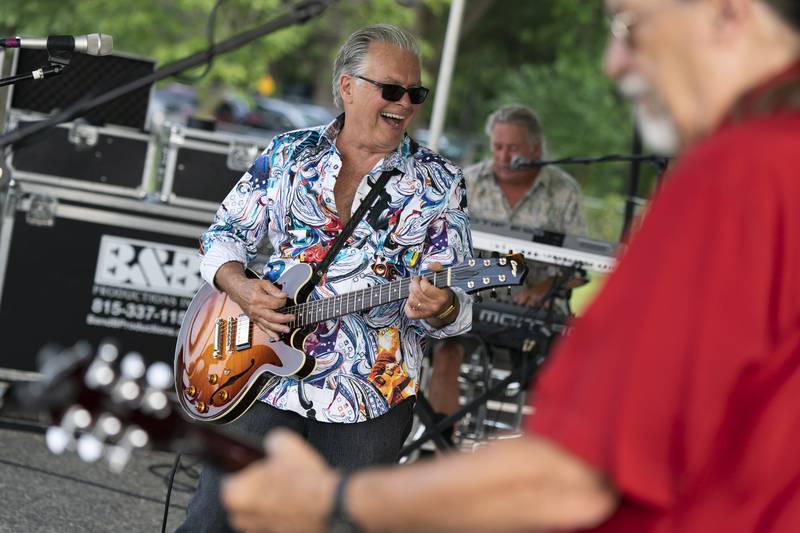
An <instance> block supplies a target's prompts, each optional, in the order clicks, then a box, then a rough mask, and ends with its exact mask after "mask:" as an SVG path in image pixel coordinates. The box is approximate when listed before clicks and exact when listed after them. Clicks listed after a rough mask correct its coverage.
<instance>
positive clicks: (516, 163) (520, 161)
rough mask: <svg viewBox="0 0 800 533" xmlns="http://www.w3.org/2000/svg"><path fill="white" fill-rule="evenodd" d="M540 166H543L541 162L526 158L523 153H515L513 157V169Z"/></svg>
mask: <svg viewBox="0 0 800 533" xmlns="http://www.w3.org/2000/svg"><path fill="white" fill-rule="evenodd" d="M540 166H542V163H541V162H539V161H534V160H533V159H525V158H524V157H522V156H521V155H515V156H514V157H512V158H511V170H528V169H530V168H534V167H540Z"/></svg>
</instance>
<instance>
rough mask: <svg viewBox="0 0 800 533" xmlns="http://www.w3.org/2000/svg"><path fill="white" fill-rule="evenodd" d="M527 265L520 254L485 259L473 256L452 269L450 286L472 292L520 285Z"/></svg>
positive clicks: (526, 272)
mask: <svg viewBox="0 0 800 533" xmlns="http://www.w3.org/2000/svg"><path fill="white" fill-rule="evenodd" d="M527 274H528V265H527V264H526V263H525V257H524V256H523V255H522V254H508V255H503V256H499V257H491V258H486V259H480V258H473V259H469V260H468V261H465V262H464V263H462V264H461V265H459V266H458V267H456V268H454V269H452V274H451V275H452V279H451V280H450V286H451V287H459V288H461V289H463V290H464V291H466V292H469V293H472V292H477V291H482V290H485V289H493V288H497V287H507V286H512V285H522V282H523V281H525V276H526V275H527Z"/></svg>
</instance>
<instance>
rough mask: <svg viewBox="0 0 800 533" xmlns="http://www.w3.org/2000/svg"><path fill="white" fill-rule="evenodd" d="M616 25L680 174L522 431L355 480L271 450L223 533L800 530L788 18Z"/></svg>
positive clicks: (746, 5) (623, 14) (751, 1)
mask: <svg viewBox="0 0 800 533" xmlns="http://www.w3.org/2000/svg"><path fill="white" fill-rule="evenodd" d="M607 8H608V10H609V12H610V15H611V20H612V24H611V27H612V34H613V37H612V38H611V40H610V43H609V46H608V50H607V53H606V70H607V72H608V74H609V75H610V76H611V77H612V78H614V79H615V80H617V81H618V82H619V84H620V87H621V89H622V90H623V92H624V93H625V94H626V95H627V96H629V97H630V98H631V99H632V100H633V101H634V103H635V106H636V113H637V117H638V119H639V123H640V128H641V131H642V134H643V137H644V138H645V140H646V141H647V142H648V143H649V144H650V145H651V146H653V147H654V148H657V149H661V150H664V151H668V152H669V151H679V152H680V153H681V157H680V160H679V161H678V162H677V164H676V165H675V167H674V168H673V170H672V172H671V176H670V177H669V179H668V180H667V183H666V185H665V186H664V187H663V188H662V190H661V191H660V192H659V194H658V197H657V198H656V200H655V201H654V202H653V204H652V206H651V209H650V210H649V213H648V215H647V217H646V218H645V220H644V222H643V224H642V226H641V228H640V230H639V231H638V232H637V234H636V235H635V237H634V239H633V242H632V243H631V246H630V248H629V250H628V252H627V253H626V255H625V256H624V257H623V258H621V261H620V264H619V267H618V269H617V271H616V272H615V273H614V274H613V275H612V277H611V279H610V280H609V282H608V284H607V286H606V287H605V288H604V290H603V292H602V293H601V295H600V296H599V297H598V299H597V301H596V302H595V303H594V305H593V306H592V307H591V308H590V309H589V310H588V312H587V313H586V314H585V316H584V317H583V318H582V319H580V320H579V322H578V323H577V324H576V328H575V331H574V332H573V334H572V335H570V337H569V338H567V339H565V340H564V341H563V343H562V344H561V346H560V347H559V349H558V350H557V351H556V353H555V354H554V355H553V360H552V362H551V363H550V364H549V366H548V367H547V369H546V371H545V372H544V374H543V376H542V378H541V380H540V381H539V383H538V385H537V388H536V390H535V393H536V394H535V398H534V400H535V407H536V412H535V414H534V415H533V416H532V417H531V418H530V419H529V421H528V430H529V431H528V434H527V435H526V436H524V437H522V438H518V439H513V440H507V441H504V442H501V443H497V444H493V445H490V446H487V447H485V448H483V449H481V450H480V451H479V452H477V453H475V454H468V455H467V454H463V455H462V454H454V455H451V456H448V457H445V458H443V459H441V460H436V461H432V462H430V463H427V464H423V463H421V464H417V465H412V466H409V467H403V468H395V469H388V468H385V469H371V470H367V471H363V472H359V473H356V474H352V475H350V476H346V475H341V474H339V473H337V472H334V471H332V470H330V469H329V468H328V467H327V466H326V465H324V463H323V462H322V461H321V460H320V459H319V458H318V457H317V456H316V455H314V453H313V452H311V451H310V450H309V449H307V448H306V447H305V446H304V444H303V443H302V441H300V440H299V439H297V438H296V437H293V436H291V435H288V434H285V433H275V434H273V435H272V436H271V437H270V438H269V439H268V441H267V450H268V453H269V455H270V457H271V459H270V460H268V461H264V462H261V463H259V464H257V465H255V466H253V467H250V468H248V469H246V470H245V471H244V472H242V473H240V474H238V475H237V476H235V477H233V478H232V479H230V480H229V482H228V484H227V486H226V487H225V490H224V500H225V503H226V505H227V508H228V510H229V511H230V512H231V517H232V521H233V523H234V524H236V525H237V526H239V527H241V528H243V529H246V530H247V531H250V532H253V531H260V530H278V531H282V530H297V531H315V530H317V531H318V530H324V529H325V528H326V527H331V526H335V527H336V528H339V529H336V530H337V531H355V530H358V529H360V530H367V531H394V530H408V531H422V530H430V531H442V530H458V531H466V530H475V531H506V530H541V529H545V530H548V529H581V528H584V529H585V528H592V527H597V528H599V529H600V530H603V531H622V532H637V533H639V532H694V531H700V532H711V531H714V532H716V531H724V532H726V533H727V532H739V531H741V532H751V531H769V532H792V533H793V532H795V531H798V530H800V451H798V450H800V447H799V446H800V445H798V442H800V409H798V408H797V405H798V398H800V174H798V170H797V164H796V162H797V161H798V155H797V152H798V151H800V4H799V3H798V2H797V1H796V0H691V1H690V0H607Z"/></svg>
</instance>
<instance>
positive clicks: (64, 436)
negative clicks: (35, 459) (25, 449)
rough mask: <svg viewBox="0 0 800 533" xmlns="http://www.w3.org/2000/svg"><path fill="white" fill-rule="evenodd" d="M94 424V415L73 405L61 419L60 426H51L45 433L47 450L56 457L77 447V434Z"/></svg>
mask: <svg viewBox="0 0 800 533" xmlns="http://www.w3.org/2000/svg"><path fill="white" fill-rule="evenodd" d="M91 424H92V415H91V414H90V413H89V411H87V410H86V409H84V408H83V407H81V406H79V405H73V406H72V407H70V408H69V409H67V410H66V412H65V413H64V416H62V417H61V423H60V425H58V426H50V427H49V428H47V431H46V432H45V443H46V444H47V448H48V449H49V450H50V451H51V452H53V453H54V454H56V455H60V454H62V453H64V452H65V451H66V450H70V449H72V448H73V446H75V432H76V431H82V430H85V429H86V428H88V427H89V426H90V425H91Z"/></svg>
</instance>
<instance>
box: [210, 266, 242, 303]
mask: <svg viewBox="0 0 800 533" xmlns="http://www.w3.org/2000/svg"><path fill="white" fill-rule="evenodd" d="M245 281H247V276H246V275H245V273H244V266H243V265H242V264H241V263H239V262H238V261H229V262H227V263H225V264H224V265H222V266H221V267H219V269H217V273H216V274H215V275H214V285H215V286H216V287H217V288H218V289H219V290H221V291H222V292H224V293H225V294H227V295H228V296H230V297H231V298H232V299H233V301H235V302H238V301H239V287H240V286H241V285H242V283H243V282H245Z"/></svg>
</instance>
